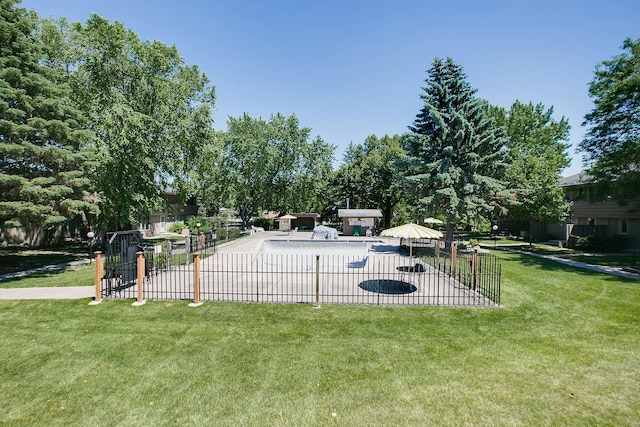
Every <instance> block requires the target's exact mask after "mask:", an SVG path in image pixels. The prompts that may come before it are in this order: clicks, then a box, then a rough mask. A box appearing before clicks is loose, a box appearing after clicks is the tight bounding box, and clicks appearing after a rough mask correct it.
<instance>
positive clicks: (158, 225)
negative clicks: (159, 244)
mask: <svg viewBox="0 0 640 427" xmlns="http://www.w3.org/2000/svg"><path fill="white" fill-rule="evenodd" d="M165 198H166V203H165V207H164V209H163V210H161V211H154V212H151V213H150V214H149V221H148V222H147V223H146V224H140V230H141V231H143V232H144V234H145V237H153V236H158V235H160V234H162V233H166V232H167V231H169V227H171V225H172V224H173V223H176V222H183V223H186V222H187V221H188V220H189V219H190V218H191V217H192V216H196V215H197V214H198V204H197V201H196V198H195V196H193V197H190V198H189V200H187V202H186V203H184V204H183V203H180V202H178V196H177V195H176V194H174V193H171V192H167V193H166V194H165Z"/></svg>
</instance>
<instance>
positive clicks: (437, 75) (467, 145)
mask: <svg viewBox="0 0 640 427" xmlns="http://www.w3.org/2000/svg"><path fill="white" fill-rule="evenodd" d="M428 74H429V77H428V79H427V80H426V83H427V86H426V87H424V88H423V91H424V93H423V94H422V95H421V98H422V100H423V102H424V105H423V107H422V109H421V110H420V112H419V113H418V114H417V116H416V119H415V121H414V123H413V125H412V126H410V127H409V130H410V131H411V133H409V134H407V135H406V136H405V150H406V151H407V155H408V158H407V165H405V166H406V167H407V171H408V173H407V175H406V176H405V177H406V181H407V183H408V186H409V189H410V190H411V191H413V192H414V194H415V195H416V197H417V198H418V199H419V201H420V203H421V205H423V206H422V207H423V208H425V209H426V210H427V211H428V212H430V213H431V214H438V213H441V214H444V215H445V216H446V218H447V234H446V240H447V242H451V241H452V240H453V229H454V225H455V224H456V223H457V222H466V223H468V222H469V221H472V220H475V219H477V218H478V217H479V216H483V215H487V214H490V213H491V211H493V210H494V209H496V206H497V204H498V203H499V202H500V200H502V199H503V198H504V197H506V194H505V191H504V184H503V182H502V181H501V180H500V177H501V175H502V173H503V172H504V168H505V163H504V152H503V147H504V143H505V140H504V131H503V129H502V128H499V127H497V126H495V124H494V120H493V119H490V118H488V117H487V116H486V115H485V107H486V105H487V103H486V101H484V100H482V99H480V98H477V97H476V96H475V93H476V90H475V89H473V88H472V87H471V86H470V85H469V83H468V82H467V80H466V75H465V73H464V71H463V69H462V67H461V66H459V65H458V64H456V63H455V62H453V60H452V59H450V58H447V59H446V60H444V61H443V60H441V59H438V58H436V59H435V60H434V62H433V66H432V68H431V69H430V70H429V72H428Z"/></svg>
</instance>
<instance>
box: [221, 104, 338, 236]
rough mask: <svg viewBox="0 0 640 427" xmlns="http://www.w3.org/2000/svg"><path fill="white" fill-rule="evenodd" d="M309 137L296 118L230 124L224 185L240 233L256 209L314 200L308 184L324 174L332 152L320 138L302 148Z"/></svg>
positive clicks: (232, 120) (246, 119)
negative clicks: (239, 220) (235, 212)
mask: <svg viewBox="0 0 640 427" xmlns="http://www.w3.org/2000/svg"><path fill="white" fill-rule="evenodd" d="M309 134H310V129H309V128H301V127H300V124H299V121H298V119H297V118H296V116H295V115H291V116H289V117H285V116H283V115H281V114H276V115H274V116H272V117H271V118H270V120H269V121H265V120H263V119H255V118H252V117H250V116H249V115H248V114H246V113H245V114H244V115H243V116H242V117H239V118H233V117H230V118H229V120H228V121H227V132H226V134H225V137H224V152H223V170H224V173H225V177H224V179H225V181H224V182H225V188H226V189H227V191H228V193H229V195H230V198H231V200H230V202H232V203H233V205H234V206H235V208H236V209H237V210H238V213H239V215H240V218H241V219H242V224H243V226H244V227H245V228H246V227H248V226H249V222H250V220H251V218H252V217H254V216H255V215H256V214H257V213H258V211H259V209H260V208H263V209H265V208H266V209H269V208H273V207H276V206H279V207H280V208H282V207H283V206H284V207H287V206H292V207H297V206H296V203H301V202H300V200H304V199H306V198H307V197H312V196H313V194H314V192H315V191H316V190H315V189H314V185H313V183H314V182H317V181H318V180H319V179H323V177H324V176H326V175H327V174H328V171H329V170H330V167H331V166H330V165H331V160H332V158H333V147H331V146H328V145H326V144H325V143H324V142H323V141H322V139H320V138H317V139H316V140H314V141H313V142H311V143H309V142H307V140H308V138H309ZM329 154H331V155H330V156H329ZM293 198H296V199H297V200H298V202H293V201H292V200H293ZM302 204H303V203H302Z"/></svg>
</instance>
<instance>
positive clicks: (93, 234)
mask: <svg viewBox="0 0 640 427" xmlns="http://www.w3.org/2000/svg"><path fill="white" fill-rule="evenodd" d="M94 237H96V233H94V232H93V231H89V232H88V233H87V238H88V239H89V265H91V248H92V246H93V238H94Z"/></svg>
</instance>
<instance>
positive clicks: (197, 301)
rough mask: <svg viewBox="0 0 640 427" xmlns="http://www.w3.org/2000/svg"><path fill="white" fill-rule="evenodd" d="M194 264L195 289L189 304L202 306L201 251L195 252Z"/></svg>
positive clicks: (190, 305)
mask: <svg viewBox="0 0 640 427" xmlns="http://www.w3.org/2000/svg"><path fill="white" fill-rule="evenodd" d="M193 266H194V267H195V268H194V278H193V279H194V282H193V283H194V290H193V293H194V295H193V302H192V303H191V304H189V307H198V306H201V305H202V303H201V302H200V252H196V253H194V254H193Z"/></svg>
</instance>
